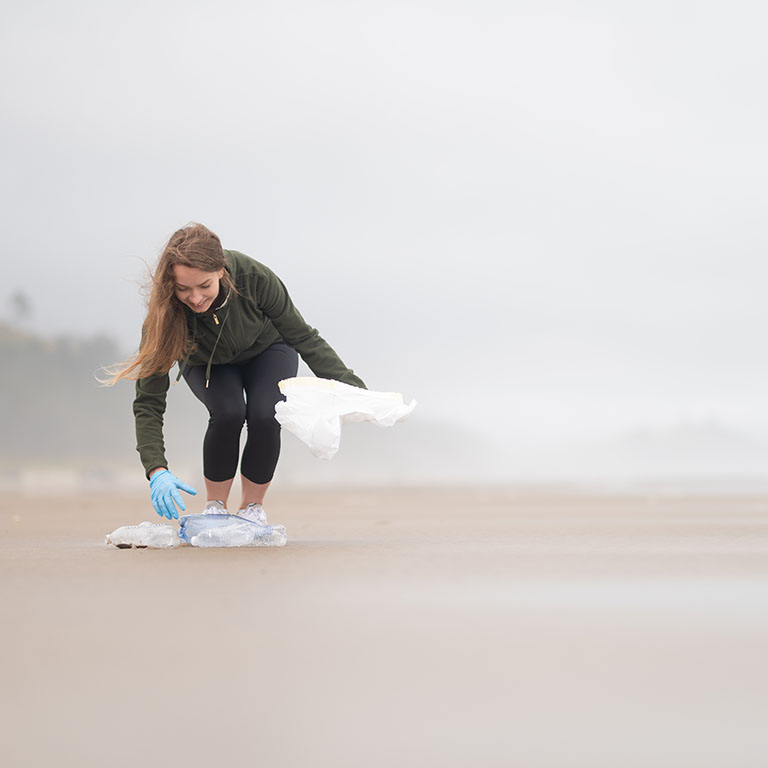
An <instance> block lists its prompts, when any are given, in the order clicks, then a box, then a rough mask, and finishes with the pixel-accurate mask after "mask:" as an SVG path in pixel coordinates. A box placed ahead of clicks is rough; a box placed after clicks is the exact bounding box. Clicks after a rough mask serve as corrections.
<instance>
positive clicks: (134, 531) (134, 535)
mask: <svg viewBox="0 0 768 768" xmlns="http://www.w3.org/2000/svg"><path fill="white" fill-rule="evenodd" d="M104 542H105V544H113V545H114V546H116V547H118V548H119V549H130V548H131V547H136V548H138V549H143V548H145V547H149V548H150V549H165V548H168V547H178V546H179V544H180V543H181V542H180V540H179V534H178V532H177V531H176V529H175V528H174V527H173V526H171V525H164V524H163V523H147V522H145V523H139V524H138V525H124V526H122V527H121V528H116V529H115V530H114V531H112V533H108V534H107V536H106V538H105V540H104Z"/></svg>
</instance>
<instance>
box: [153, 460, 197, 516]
mask: <svg viewBox="0 0 768 768" xmlns="http://www.w3.org/2000/svg"><path fill="white" fill-rule="evenodd" d="M179 488H181V490H182V491H186V492H187V493H191V494H192V495H193V496H194V495H196V494H197V491H196V490H195V489H194V488H193V487H192V486H191V485H187V484H186V483H182V482H181V480H179V478H178V477H176V475H174V474H173V473H172V472H170V471H168V470H167V469H163V470H162V471H160V472H155V474H154V475H152V479H151V480H150V481H149V490H150V492H151V494H152V506H153V507H154V508H155V512H157V514H158V515H160V517H167V518H168V519H169V520H170V519H171V518H173V517H175V518H176V519H178V517H179V513H178V512H177V511H176V507H175V506H174V504H173V502H174V501H175V502H176V504H178V505H179V509H180V510H181V511H182V512H183V511H184V510H185V509H186V507H185V506H184V500H183V499H182V498H181V494H180V493H179Z"/></svg>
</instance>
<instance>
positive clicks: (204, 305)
mask: <svg viewBox="0 0 768 768" xmlns="http://www.w3.org/2000/svg"><path fill="white" fill-rule="evenodd" d="M223 274H224V270H223V269H220V270H218V272H203V270H202V269H196V268H195V267H185V266H183V265H182V264H174V265H173V277H174V280H175V282H176V298H177V299H178V300H179V301H180V302H182V304H186V305H187V306H188V307H189V308H190V309H191V310H192V311H193V312H205V311H206V310H207V309H208V308H209V307H210V306H211V304H212V303H213V301H214V300H215V299H216V297H217V296H218V295H219V281H220V280H221V277H222V275H223Z"/></svg>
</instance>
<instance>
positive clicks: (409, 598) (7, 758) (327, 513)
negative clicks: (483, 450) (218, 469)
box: [0, 489, 768, 768]
mask: <svg viewBox="0 0 768 768" xmlns="http://www.w3.org/2000/svg"><path fill="white" fill-rule="evenodd" d="M199 506H200V505H199V503H198V504H196V505H195V507H196V508H195V509H193V510H192V511H199V509H198V508H197V507H199ZM268 512H269V514H270V518H271V519H272V520H273V521H274V522H281V523H284V524H285V525H286V526H287V529H288V535H289V544H288V546H286V547H285V548H282V549H249V550H197V549H193V548H183V549H179V550H170V551H169V550H117V549H115V548H109V547H106V546H104V544H103V541H104V535H105V534H106V533H108V532H109V531H111V530H113V529H114V528H116V527H118V526H119V525H125V524H129V523H136V522H141V521H142V520H152V519H153V513H152V511H151V508H150V507H149V506H148V504H147V502H146V500H145V498H144V497H143V496H137V497H131V496H122V497H119V498H117V499H110V498H108V497H107V496H103V497H100V496H95V495H89V496H85V497H83V498H80V499H78V498H76V497H62V498H53V499H42V498H35V497H30V496H27V497H18V496H9V495H6V497H5V498H4V499H3V502H2V505H1V506H0V531H2V537H1V539H0V594H1V595H2V602H1V605H2V616H3V631H2V635H1V637H2V639H1V640H0V650H1V651H2V654H1V656H0V658H2V669H1V673H0V674H1V679H2V689H1V690H2V693H1V694H0V706H1V709H0V723H2V731H3V733H2V738H0V765H3V766H52V765H56V766H89V765H105V764H107V765H110V766H133V765H149V766H154V765H158V766H160V765H162V766H168V765H173V764H181V765H185V766H198V765H199V766H206V765H213V764H220V765H225V766H240V765H243V766H245V765H248V766H252V765H254V764H255V765H264V766H278V767H281V768H282V767H290V768H293V766H296V767H297V768H298V767H299V766H301V767H302V768H305V767H307V766H334V767H336V768H339V767H344V766H350V768H351V767H352V766H354V767H355V768H360V766H365V767H371V768H378V767H379V766H382V767H383V766H388V767H389V766H424V765H435V766H523V767H524V768H534V767H536V766H557V767H560V766H568V767H570V766H585V768H586V767H587V766H588V767H589V768H598V767H602V766H606V767H607V766H611V768H615V767H616V766H622V768H626V767H627V766H630V767H631V766H643V767H646V766H650V765H653V766H674V767H675V768H680V767H682V766H696V767H697V768H703V767H707V766H712V767H713V768H714V766H718V767H721V766H734V767H737V768H750V767H751V766H755V768H757V767H758V766H760V767H761V768H762V766H765V765H766V763H767V762H768V758H766V755H768V728H766V722H768V643H767V641H768V499H761V498H698V499H697V498H663V497H661V498H644V497H627V498H622V497H615V496H613V497H607V496H606V497H598V496H592V497H587V496H566V495H557V494H546V493H536V494H533V493H522V492H513V491H509V492H487V493H483V492H471V491H466V490H459V491H445V492H442V493H441V492H438V491H434V490H407V489H402V490H398V491H396V492H390V491H384V490H354V491H351V490H350V491H329V490H324V491H319V492H309V491H302V492H295V491H291V492H289V491H281V490H280V489H275V490H274V492H273V494H272V496H271V498H270V500H269V505H268ZM156 520H157V519H156ZM156 520H155V521H156Z"/></svg>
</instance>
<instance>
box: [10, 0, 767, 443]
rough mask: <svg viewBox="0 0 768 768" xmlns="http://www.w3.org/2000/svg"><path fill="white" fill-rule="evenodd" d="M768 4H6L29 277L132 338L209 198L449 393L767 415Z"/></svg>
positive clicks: (336, 330)
mask: <svg viewBox="0 0 768 768" xmlns="http://www.w3.org/2000/svg"><path fill="white" fill-rule="evenodd" d="M766 21H768V12H767V11H766V10H765V6H764V5H763V4H761V3H757V2H752V3H746V2H738V0H737V1H736V2H730V3H723V2H720V3H707V2H693V1H686V2H675V0H671V1H670V0H665V1H664V2H643V3H615V2H546V0H544V1H542V0H537V1H536V2H487V1H484V0H473V1H472V2H469V1H468V0H466V1H461V2H450V1H445V0H442V1H441V2H436V1H435V2H419V0H415V1H409V2H387V3H384V2H365V1H360V0H357V1H356V2H351V1H350V2H317V1H312V2H286V1H285V0H283V1H282V2H254V1H253V0H249V1H248V2H227V1H226V0H224V2H216V3H214V2H212V1H208V2H190V1H189V0H186V1H185V2H167V1H162V0H161V1H160V2H158V1H157V0H154V1H153V2H130V3H128V2H105V0H99V2H82V0H73V2H69V3H58V2H19V1H17V0H10V1H8V0H7V1H6V2H4V3H3V5H2V10H0V58H2V72H3V78H2V99H1V100H0V109H2V127H1V129H0V153H2V169H3V170H2V174H1V175H0V179H1V180H0V185H2V192H1V194H2V211H3V237H2V243H3V249H2V259H3V274H4V276H5V277H4V280H3V288H4V291H3V293H4V294H5V296H6V297H7V296H10V295H11V294H12V293H13V292H14V291H16V290H22V291H24V292H25V293H26V294H28V295H29V296H30V297H31V300H32V304H33V310H34V315H33V318H32V320H31V321H30V322H31V325H32V327H33V328H34V329H36V330H39V331H41V332H44V333H46V334H56V333H61V332H70V333H78V334H86V335H91V334H95V333H108V334H111V335H113V336H115V337H116V338H117V339H119V341H120V344H121V345H122V346H123V347H124V348H125V350H126V351H130V350H131V349H132V348H134V347H135V346H136V343H137V341H138V334H139V328H140V324H141V320H142V317H143V304H142V300H141V298H140V296H139V294H138V290H137V285H138V283H139V282H141V280H142V278H143V268H144V267H143V262H145V261H146V262H149V263H152V262H153V261H154V260H155V259H156V258H157V256H158V254H159V252H160V250H161V248H162V246H163V243H164V241H165V240H166V239H167V237H168V236H169V235H170V233H171V232H172V231H173V230H174V229H176V228H177V227H179V226H181V225H183V224H185V223H186V222H188V221H190V220H197V221H202V222H203V223H205V224H206V225H208V226H209V227H211V228H212V229H213V230H214V231H216V232H217V233H218V234H219V235H220V237H221V238H222V241H223V243H224V247H225V248H234V249H237V250H241V251H243V252H245V253H247V254H249V255H251V256H253V257H254V258H257V259H259V260H260V261H263V262H264V263H266V264H268V265H269V266H270V267H272V268H273V269H274V270H275V271H276V272H277V273H278V274H279V275H280V276H281V277H282V278H283V279H284V281H285V283H286V284H287V286H288V288H289V290H290V291H291V293H292V295H293V298H294V300H295V302H296V304H297V306H298V307H299V309H300V310H301V311H302V313H303V314H304V316H305V317H306V318H307V320H308V321H309V322H310V323H311V324H312V325H314V326H316V327H317V328H319V329H320V332H321V333H322V334H323V335H324V336H325V337H326V338H327V339H328V340H329V341H330V343H331V344H332V345H333V346H334V347H335V348H336V349H337V351H338V352H339V353H340V354H341V356H342V357H343V359H344V360H345V362H347V364H348V365H350V366H351V367H353V368H354V369H355V370H356V371H357V372H358V373H359V374H360V375H361V376H362V377H363V378H364V379H365V380H366V382H367V383H368V385H369V387H371V388H373V389H381V390H398V391H402V392H403V393H404V395H405V396H406V398H407V399H410V398H416V399H417V400H419V401H420V403H421V405H420V410H419V411H418V413H420V414H421V415H422V417H424V418H430V419H443V420H449V421H454V422H457V423H461V424H464V425H467V424H476V425H478V429H482V430H485V431H486V432H487V433H488V434H497V435H498V434H506V433H509V434H510V435H512V438H511V439H513V440H525V439H534V438H544V439H545V438H548V437H555V438H559V437H562V438H568V439H571V438H579V437H582V436H583V437H596V436H601V435H609V434H613V433H616V432H620V431H622V430H626V429H633V428H636V427H644V426H645V427H660V428H663V427H666V426H674V425H677V424H679V423H681V422H707V421H712V422H718V423H720V424H723V425H727V426H733V427H736V428H739V429H743V430H748V431H751V432H753V433H755V434H759V435H762V436H768V415H767V414H766V392H768V363H767V362H766V356H765V354H764V332H765V329H766V328H767V327H768V322H766V321H768V302H766V300H765V291H766V278H768V264H767V262H766V245H768V229H767V228H766V224H765V220H764V219H765V211H766V204H767V203H768V184H767V183H766V182H767V180H768V152H767V151H766V143H765V142H766V136H768V97H766V88H765V82H766V73H767V71H768V48H767V47H766V45H765V30H766ZM6 305H7V302H6ZM7 316H8V310H7V309H6V317H7ZM105 362H108V361H105Z"/></svg>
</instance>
